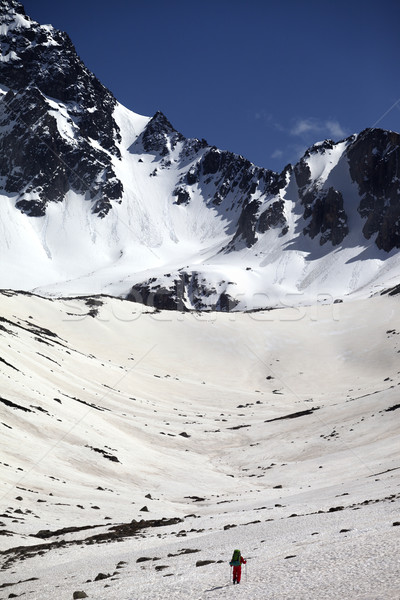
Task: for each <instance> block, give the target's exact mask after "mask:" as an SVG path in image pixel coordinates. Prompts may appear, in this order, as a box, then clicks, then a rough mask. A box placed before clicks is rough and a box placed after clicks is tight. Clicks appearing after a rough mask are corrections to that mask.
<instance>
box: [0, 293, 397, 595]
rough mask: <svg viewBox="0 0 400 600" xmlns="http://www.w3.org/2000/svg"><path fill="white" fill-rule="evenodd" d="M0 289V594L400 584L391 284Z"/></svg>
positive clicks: (301, 591) (272, 590) (359, 590)
mask: <svg viewBox="0 0 400 600" xmlns="http://www.w3.org/2000/svg"><path fill="white" fill-rule="evenodd" d="M0 303H1V311H0V314H1V315H2V317H1V320H0V337H1V361H0V369H1V371H2V374H3V377H2V381H3V384H2V390H1V394H0V410H1V418H0V431H1V433H2V457H1V464H0V472H1V481H2V490H3V492H2V498H1V509H0V514H1V517H0V523H1V530H0V531H1V533H2V536H1V541H2V580H3V582H4V583H3V587H2V588H0V597H2V598H6V597H9V594H10V593H14V594H16V595H17V596H19V595H23V596H22V597H24V595H26V597H31V598H42V597H43V596H47V597H55V596H56V595H57V597H59V598H62V599H64V598H65V599H70V598H72V595H73V592H74V591H80V590H83V591H85V593H87V595H88V597H90V598H96V599H98V600H100V599H104V598H105V597H107V598H115V599H117V598H118V599H121V598H124V599H126V600H134V599H135V600H145V599H146V598H149V597H151V598H154V599H165V598H168V597H172V598H177V599H184V598H194V599H198V598H228V597H229V598H230V597H231V595H232V591H234V593H235V595H236V596H238V597H239V598H251V599H254V600H258V599H265V598H267V597H268V598H274V599H276V600H278V599H279V600H283V599H292V598H296V599H300V600H303V599H304V600H306V598H307V599H308V598H313V599H315V600H317V599H321V598H323V599H333V598H337V597H338V595H341V596H342V597H344V598H346V599H349V600H353V599H363V600H367V599H371V598H374V600H377V599H382V600H394V599H397V598H398V579H399V574H400V569H399V566H400V565H399V558H398V540H399V535H398V529H397V526H396V523H398V522H399V498H400V489H399V486H400V480H399V468H400V465H399V451H398V448H399V424H398V423H399V421H398V415H397V412H398V410H399V404H398V385H399V384H400V372H399V367H398V352H399V351H400V337H399V334H400V317H399V311H398V300H397V298H396V297H389V296H382V297H374V298H371V299H368V300H355V301H354V302H352V303H343V304H335V305H315V306H312V307H297V308H293V307H292V308H284V309H281V310H275V311H267V312H256V313H248V314H239V313H230V314H224V313H208V314H205V313H181V312H176V311H175V312H165V311H154V310H152V309H148V308H146V307H143V306H141V305H137V304H134V303H131V302H126V301H121V300H118V299H115V298H107V297H98V298H81V299H65V300H61V299H58V300H50V299H44V298H41V297H37V296H31V295H26V294H17V293H15V292H3V293H2V294H1V295H0ZM144 507H146V509H147V510H146V509H144ZM133 519H134V520H135V522H140V520H141V519H144V520H147V521H148V523H143V524H142V525H143V528H142V529H139V530H137V531H134V527H133V529H132V525H131V526H129V525H128V524H130V523H131V521H132V520H133ZM162 519H174V520H173V521H170V522H169V521H162ZM168 523H169V524H168ZM123 524H126V525H124V526H123V527H122V525H123ZM68 527H69V528H72V529H70V530H67V529H65V528H68ZM129 527H131V529H129ZM113 528H114V529H113ZM98 534H99V535H100V534H101V535H103V537H102V538H97V539H92V540H91V539H90V538H91V537H92V536H94V535H98ZM235 547H240V548H241V550H242V552H243V555H244V556H245V557H247V558H248V567H247V571H248V572H247V578H246V576H245V575H244V578H243V582H242V584H241V586H240V587H237V589H234V590H232V589H231V586H230V584H229V565H228V561H229V559H230V555H231V552H232V550H233V548H235ZM143 558H144V559H146V558H148V559H149V560H143V561H139V562H137V560H138V559H143ZM197 561H214V562H210V563H208V564H205V565H204V566H196V563H197ZM99 573H103V574H105V575H106V578H105V579H101V578H98V579H97V581H95V579H96V577H97V576H98V574H99Z"/></svg>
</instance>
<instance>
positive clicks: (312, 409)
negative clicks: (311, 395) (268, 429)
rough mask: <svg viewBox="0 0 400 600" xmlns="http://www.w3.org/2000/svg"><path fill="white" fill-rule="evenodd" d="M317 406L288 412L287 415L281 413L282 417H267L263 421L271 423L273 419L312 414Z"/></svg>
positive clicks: (281, 419) (279, 419) (280, 419)
mask: <svg viewBox="0 0 400 600" xmlns="http://www.w3.org/2000/svg"><path fill="white" fill-rule="evenodd" d="M318 409H319V407H314V408H308V409H306V410H299V411H297V412H294V413H289V414H288V415H283V416H282V417H275V418H273V419H267V420H266V421H264V423H272V422H273V421H283V420H285V419H297V418H299V417H305V416H307V415H312V414H313V412H315V411H316V410H318Z"/></svg>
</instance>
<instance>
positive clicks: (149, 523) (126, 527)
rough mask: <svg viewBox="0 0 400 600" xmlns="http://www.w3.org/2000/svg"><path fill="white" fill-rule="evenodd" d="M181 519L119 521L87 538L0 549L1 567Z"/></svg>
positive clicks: (172, 523) (48, 534) (50, 535)
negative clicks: (52, 551)
mask: <svg viewBox="0 0 400 600" xmlns="http://www.w3.org/2000/svg"><path fill="white" fill-rule="evenodd" d="M182 522H183V519H181V518H180V517H172V518H162V519H148V520H145V519H141V520H140V521H136V520H135V519H133V520H132V521H131V522H130V523H121V524H119V525H112V526H111V527H109V528H108V529H107V531H104V532H102V533H97V534H94V535H92V536H90V537H88V538H83V539H75V540H64V539H61V540H56V541H54V542H48V543H45V544H34V545H30V546H17V547H15V548H8V549H7V550H4V551H0V557H1V558H2V560H3V569H7V568H9V567H11V566H12V565H13V564H14V562H15V561H17V560H26V559H28V558H31V557H33V556H36V555H38V554H40V555H42V554H44V553H46V552H49V551H50V550H54V549H56V548H65V547H68V546H74V545H87V544H89V545H91V544H105V543H111V542H117V541H121V540H124V539H126V538H129V537H132V536H135V535H138V534H139V533H140V532H142V531H143V530H145V529H149V528H153V527H168V526H170V525H176V524H177V523H182ZM94 527H100V526H87V527H80V528H77V529H79V530H83V529H91V528H94ZM61 532H64V533H70V531H69V528H65V529H64V530H57V531H56V532H53V533H52V532H47V530H46V531H43V532H39V533H41V536H39V537H44V538H45V539H46V538H47V537H52V535H55V534H56V535H58V536H62V535H63V534H64V533H61Z"/></svg>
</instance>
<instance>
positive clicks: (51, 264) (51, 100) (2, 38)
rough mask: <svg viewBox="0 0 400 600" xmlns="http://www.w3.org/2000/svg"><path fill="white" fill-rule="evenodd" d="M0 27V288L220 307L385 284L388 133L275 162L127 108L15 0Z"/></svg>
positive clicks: (390, 262)
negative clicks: (254, 159) (279, 166)
mask: <svg viewBox="0 0 400 600" xmlns="http://www.w3.org/2000/svg"><path fill="white" fill-rule="evenodd" d="M0 26H1V28H0V44H1V49H2V60H1V61H0V196H1V197H0V227H1V241H0V251H1V255H2V257H3V260H2V265H1V267H0V287H2V288H13V289H25V290H31V291H36V292H38V293H43V294H54V295H59V296H63V295H64V296H65V295H75V294H76V295H82V294H96V293H108V294H111V295H118V296H123V297H128V298H130V299H133V300H138V301H141V302H147V303H152V304H154V305H155V306H157V307H158V308H179V309H182V310H184V309H195V310H211V309H217V310H224V311H226V310H233V309H236V310H247V309H258V308H269V307H271V306H279V305H282V303H289V302H293V303H295V304H296V303H307V302H312V301H315V300H316V299H318V298H319V297H322V296H326V297H331V298H333V299H337V298H339V297H340V298H343V297H345V296H354V295H357V294H361V295H369V294H371V293H373V292H375V291H379V290H381V289H384V288H388V287H393V286H394V285H396V284H398V282H399V276H400V257H399V253H398V252H397V251H398V249H399V248H400V172H399V158H400V135H399V134H398V133H395V132H390V131H385V130H381V129H366V130H364V131H363V132H361V133H360V134H358V135H352V136H350V137H349V138H347V139H345V140H342V141H339V142H334V141H332V140H325V141H323V142H319V143H317V144H315V145H314V146H312V147H311V148H310V149H309V150H307V151H306V153H305V154H304V156H303V157H302V158H301V159H300V161H299V162H298V163H297V164H296V165H294V166H292V165H288V166H287V167H286V168H285V169H284V170H283V171H282V173H276V172H274V171H271V170H268V169H265V168H261V167H257V166H255V165H253V164H252V163H251V162H250V161H248V160H246V159H245V158H244V157H242V156H240V155H236V154H233V153H230V152H227V151H221V150H219V149H218V148H216V147H214V146H209V145H208V144H207V142H206V141H205V140H198V139H186V138H185V137H184V136H183V135H182V134H180V133H179V132H178V131H176V130H175V128H174V127H173V125H172V124H171V123H170V122H169V121H168V119H167V117H165V115H163V114H162V113H161V112H157V113H156V114H155V115H154V116H153V117H152V118H148V117H141V116H139V115H136V114H134V113H132V112H130V111H128V110H127V109H125V108H124V107H122V106H121V105H120V104H119V103H118V102H117V100H116V99H115V98H114V96H113V94H112V93H111V92H110V91H109V90H107V89H106V88H105V87H104V86H103V85H102V84H101V83H100V82H99V81H98V79H97V78H96V77H95V76H94V75H93V74H92V73H91V72H90V71H88V69H87V68H86V67H85V65H84V64H83V63H82V61H81V60H80V58H79V57H78V55H77V54H76V51H75V49H74V47H73V44H72V42H71V40H70V39H69V37H68V35H67V34H65V33H62V32H59V31H57V30H55V29H54V28H53V27H51V26H48V25H45V26H42V25H39V24H38V23H36V22H34V21H32V20H31V19H30V18H29V17H28V16H27V15H26V14H25V11H24V9H23V6H22V5H21V4H20V3H19V2H17V1H16V0H0ZM289 298H290V299H291V300H289ZM283 299H285V300H283Z"/></svg>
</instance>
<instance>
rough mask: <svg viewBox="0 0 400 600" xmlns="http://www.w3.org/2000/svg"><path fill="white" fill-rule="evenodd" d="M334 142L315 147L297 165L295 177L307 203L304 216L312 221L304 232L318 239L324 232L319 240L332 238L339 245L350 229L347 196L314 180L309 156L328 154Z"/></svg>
mask: <svg viewBox="0 0 400 600" xmlns="http://www.w3.org/2000/svg"><path fill="white" fill-rule="evenodd" d="M333 146H334V142H332V140H325V142H323V143H320V144H317V145H315V146H312V147H311V148H310V149H309V150H307V151H306V153H305V154H304V156H303V158H302V159H301V160H300V161H299V162H298V163H297V164H296V165H295V167H294V176H295V179H296V183H297V186H298V193H299V198H300V200H301V203H302V205H303V206H304V213H303V217H304V220H305V221H309V222H308V224H307V225H306V227H304V229H303V233H304V235H309V236H310V237H311V239H314V238H315V237H316V236H317V235H319V234H321V236H320V238H319V243H320V245H321V246H322V245H323V244H325V243H326V242H328V241H330V242H331V243H332V246H338V245H339V244H340V243H341V242H342V241H343V240H344V238H345V237H346V235H347V234H348V232H349V228H348V225H347V220H348V219H347V214H346V211H345V209H344V202H343V196H342V194H341V192H340V191H339V190H336V189H334V188H333V187H328V188H326V187H323V185H321V184H320V183H319V182H318V181H313V179H312V176H311V170H310V167H309V165H308V163H307V159H308V158H310V157H312V156H313V155H316V154H318V155H324V154H325V153H326V151H327V150H332V148H333Z"/></svg>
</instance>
